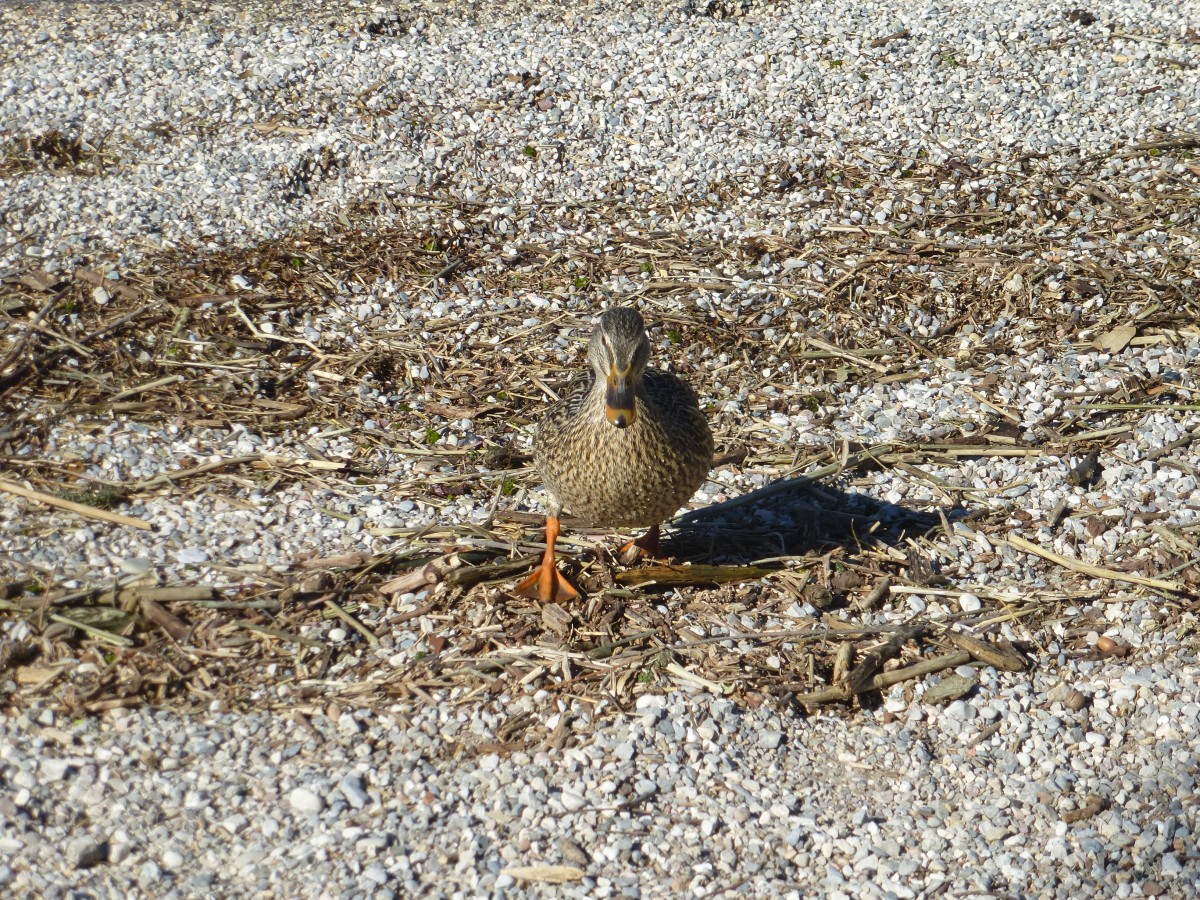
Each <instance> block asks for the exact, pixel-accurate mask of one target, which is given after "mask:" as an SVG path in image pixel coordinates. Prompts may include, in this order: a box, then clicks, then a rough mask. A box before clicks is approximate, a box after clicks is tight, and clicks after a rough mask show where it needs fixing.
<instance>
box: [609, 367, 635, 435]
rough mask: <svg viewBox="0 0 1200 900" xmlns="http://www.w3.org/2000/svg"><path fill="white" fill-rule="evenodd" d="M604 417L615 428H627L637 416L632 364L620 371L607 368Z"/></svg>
mask: <svg viewBox="0 0 1200 900" xmlns="http://www.w3.org/2000/svg"><path fill="white" fill-rule="evenodd" d="M604 417H605V418H606V419H608V421H609V422H611V423H612V424H613V425H615V426H617V428H628V427H629V426H630V425H632V424H633V420H634V419H636V418H637V411H636V409H635V402H634V388H633V366H629V367H627V368H626V369H625V370H624V371H620V370H618V369H617V367H616V366H615V365H614V366H612V367H611V368H610V369H609V370H608V389H607V391H606V392H605V395H604Z"/></svg>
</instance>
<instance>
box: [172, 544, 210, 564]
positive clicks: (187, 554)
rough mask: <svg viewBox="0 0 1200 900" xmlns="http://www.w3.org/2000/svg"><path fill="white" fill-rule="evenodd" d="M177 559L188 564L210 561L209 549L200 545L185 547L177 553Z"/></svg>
mask: <svg viewBox="0 0 1200 900" xmlns="http://www.w3.org/2000/svg"><path fill="white" fill-rule="evenodd" d="M175 559H176V560H177V561H178V562H180V563H183V564H184V565H186V566H198V565H200V564H201V563H206V562H208V551H207V550H201V549H200V548H199V547H184V548H183V549H182V550H180V551H179V552H178V553H176V554H175Z"/></svg>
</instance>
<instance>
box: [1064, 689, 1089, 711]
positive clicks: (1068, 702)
mask: <svg viewBox="0 0 1200 900" xmlns="http://www.w3.org/2000/svg"><path fill="white" fill-rule="evenodd" d="M1086 705H1087V695H1086V694H1084V693H1083V691H1076V690H1072V691H1070V692H1069V693H1068V694H1067V696H1066V699H1064V700H1063V706H1065V707H1066V708H1067V709H1069V710H1072V711H1073V712H1078V711H1079V710H1081V709H1083V708H1084V707H1085V706H1086Z"/></svg>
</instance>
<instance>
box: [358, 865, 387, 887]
mask: <svg viewBox="0 0 1200 900" xmlns="http://www.w3.org/2000/svg"><path fill="white" fill-rule="evenodd" d="M362 877H363V878H365V879H367V881H372V882H374V883H375V884H386V883H387V880H388V873H387V869H385V868H384V867H383V866H381V865H380V864H379V863H377V862H375V863H371V864H370V865H369V866H367V867H366V868H365V869H363V873H362Z"/></svg>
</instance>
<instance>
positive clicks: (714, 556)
mask: <svg viewBox="0 0 1200 900" xmlns="http://www.w3.org/2000/svg"><path fill="white" fill-rule="evenodd" d="M794 482H795V483H789V482H775V483H772V484H769V485H767V486H765V487H763V488H760V489H759V490H757V491H753V492H752V493H750V494H746V495H743V496H741V497H738V498H736V500H733V501H727V502H725V503H717V504H713V505H712V506H707V507H702V508H700V509H695V510H691V511H689V512H687V513H684V514H683V515H681V516H679V517H678V518H676V519H675V520H673V521H672V522H670V523H669V524H668V531H667V533H666V536H665V543H666V544H667V547H668V549H669V551H670V553H671V555H672V556H674V557H676V558H678V559H682V560H688V561H692V562H705V563H709V564H713V565H748V564H750V563H753V562H760V561H763V560H768V559H774V558H777V557H791V556H805V555H809V554H813V553H822V552H825V551H827V550H830V549H832V548H837V547H844V548H847V549H851V550H855V551H860V552H861V551H862V550H865V549H868V548H870V547H873V546H879V545H887V546H891V547H898V546H900V545H903V544H904V543H905V542H906V541H907V540H908V539H910V538H915V537H920V536H923V535H926V534H928V533H930V532H931V531H934V530H936V529H940V528H941V527H942V522H943V517H944V518H945V520H946V521H947V522H949V523H951V524H952V523H954V522H956V521H962V520H965V519H967V518H969V517H970V516H971V511H970V510H969V509H966V508H964V507H961V506H946V507H943V508H942V509H940V510H936V509H935V510H934V511H930V510H929V509H920V510H917V509H910V508H908V507H905V506H901V505H898V504H895V503H889V502H887V501H885V500H879V499H877V498H875V497H872V496H870V495H869V494H863V493H858V492H847V491H843V490H841V489H839V488H837V487H834V486H832V485H829V484H826V483H823V482H814V481H804V480H802V479H795V480H794Z"/></svg>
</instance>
